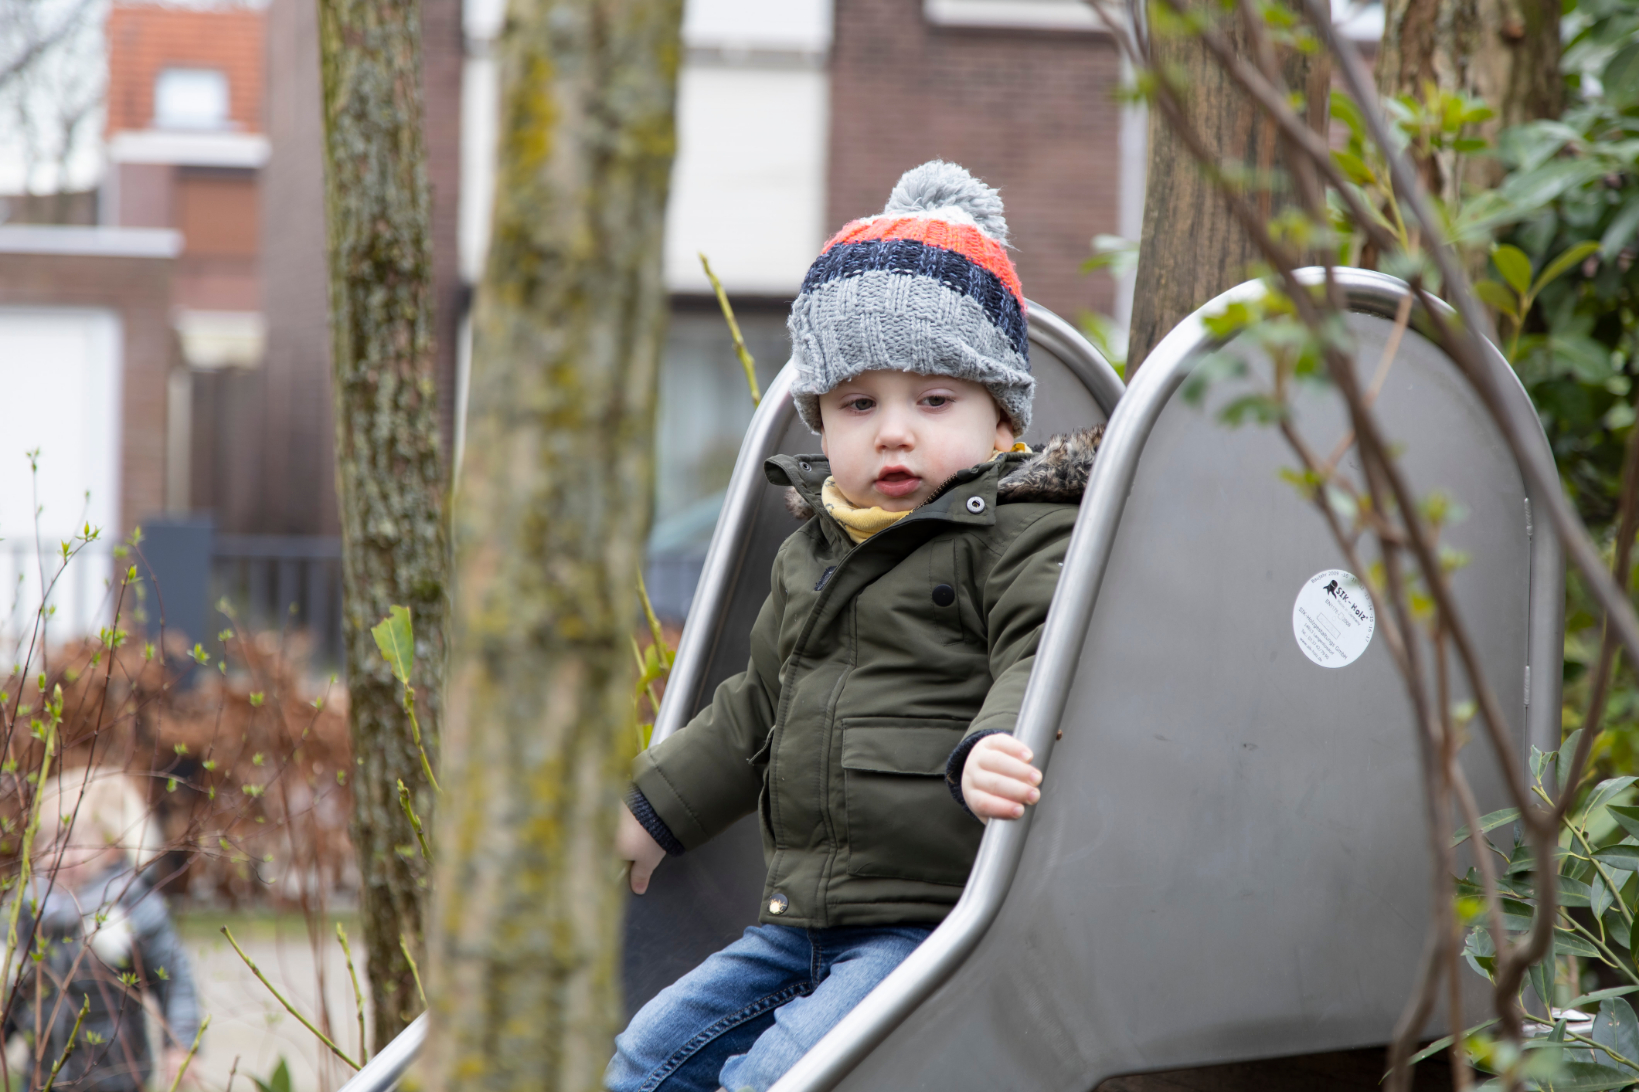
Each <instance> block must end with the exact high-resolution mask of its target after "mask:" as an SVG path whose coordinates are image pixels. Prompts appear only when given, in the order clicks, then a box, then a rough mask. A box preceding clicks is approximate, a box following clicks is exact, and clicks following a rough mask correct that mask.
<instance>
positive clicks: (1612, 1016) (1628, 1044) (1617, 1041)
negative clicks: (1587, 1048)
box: [1588, 997, 1639, 1080]
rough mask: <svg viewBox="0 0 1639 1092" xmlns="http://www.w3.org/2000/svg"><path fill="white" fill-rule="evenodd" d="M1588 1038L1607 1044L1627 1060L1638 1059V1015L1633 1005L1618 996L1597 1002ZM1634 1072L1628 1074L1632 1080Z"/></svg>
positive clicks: (1603, 1044) (1602, 1044) (1600, 1043)
mask: <svg viewBox="0 0 1639 1092" xmlns="http://www.w3.org/2000/svg"><path fill="white" fill-rule="evenodd" d="M1588 1038H1590V1039H1592V1040H1593V1041H1594V1042H1596V1043H1598V1044H1599V1045H1600V1046H1608V1047H1610V1048H1611V1049H1612V1050H1614V1051H1615V1052H1616V1053H1618V1054H1620V1055H1622V1057H1624V1058H1627V1059H1628V1060H1629V1061H1633V1060H1635V1059H1639V1017H1636V1016H1634V1014H1633V1006H1632V1005H1629V1004H1628V1003H1627V1002H1626V1001H1624V1000H1623V999H1622V998H1620V997H1612V998H1608V999H1606V1000H1604V1001H1601V1002H1600V1003H1599V1015H1598V1016H1596V1017H1595V1018H1594V1022H1593V1034H1591V1035H1589V1036H1588ZM1635 1076H1636V1075H1635V1074H1631V1073H1630V1075H1629V1077H1628V1079H1629V1080H1633V1079H1634V1078H1635Z"/></svg>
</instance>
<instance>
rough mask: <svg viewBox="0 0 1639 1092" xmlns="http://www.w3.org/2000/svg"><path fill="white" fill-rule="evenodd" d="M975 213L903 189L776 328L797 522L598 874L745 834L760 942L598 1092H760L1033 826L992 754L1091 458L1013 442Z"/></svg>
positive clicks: (625, 1045) (957, 188)
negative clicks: (998, 826)
mask: <svg viewBox="0 0 1639 1092" xmlns="http://www.w3.org/2000/svg"><path fill="white" fill-rule="evenodd" d="M1006 242H1007V224H1006V221H1005V220H1004V219H1003V217H1002V203H1001V200H1000V198H999V197H998V196H997V194H996V191H995V190H993V189H991V188H990V187H989V186H986V185H985V184H984V183H982V182H980V181H978V180H977V179H975V178H973V177H972V176H971V175H969V174H968V173H967V171H965V170H963V169H962V168H961V167H958V166H956V165H954V164H950V163H943V162H939V161H934V162H931V163H926V164H923V165H922V166H920V167H917V168H915V169H913V170H911V171H908V172H906V174H905V175H904V177H902V178H901V179H900V180H899V184H898V185H897V186H896V187H895V188H894V191H893V195H892V196H891V197H890V198H889V200H888V204H887V207H886V208H885V209H884V210H883V212H882V215H880V216H874V217H870V218H868V219H865V220H859V221H856V222H854V223H852V224H849V225H848V226H847V227H845V228H843V229H842V231H841V232H840V233H838V234H837V235H836V237H835V238H833V239H832V240H831V241H830V242H829V243H828V244H827V245H826V248H825V250H824V252H823V253H822V254H821V255H820V257H819V259H818V260H817V261H815V263H814V265H813V267H812V268H811V269H810V270H809V271H808V276H807V277H806V278H805V279H804V281H803V286H802V292H801V294H800V295H799V296H798V297H797V300H796V302H795V304H794V305H793V306H792V309H791V320H790V329H791V339H792V344H793V347H794V349H795V360H796V363H797V380H796V383H795V385H794V387H793V396H794V398H795V401H796V404H797V410H798V412H799V413H800V414H801V415H802V419H803V421H804V422H805V423H807V425H808V426H809V427H810V428H812V429H814V430H815V431H816V432H818V433H819V436H820V447H821V449H822V450H823V451H824V455H823V456H816V455H802V456H797V457H794V458H793V457H790V456H783V455H782V456H776V457H775V458H772V459H770V460H768V463H767V465H766V472H767V474H768V478H769V481H771V482H773V483H774V484H776V485H784V486H788V487H789V493H788V498H789V499H790V500H792V501H794V504H793V505H792V507H793V511H794V512H795V513H796V514H798V515H799V517H800V518H805V519H807V522H806V523H805V524H804V525H803V526H802V527H801V528H800V529H799V530H797V531H796V533H794V534H793V535H792V536H791V537H790V538H788V539H787V540H786V541H785V544H784V545H783V546H782V547H781V548H780V552H779V555H778V557H777V558H776V559H775V561H774V569H773V573H772V578H771V583H772V591H771V592H770V594H769V597H768V600H767V602H766V603H764V605H763V608H762V611H761V613H760V614H759V615H758V618H757V621H756V624H755V627H754V628H753V630H752V636H751V649H752V651H751V662H750V664H749V665H748V666H747V668H746V670H745V671H744V673H742V674H740V675H737V676H735V677H734V678H732V679H729V680H728V681H726V682H724V683H723V684H722V686H720V687H719V688H718V689H717V693H716V696H715V697H714V698H713V700H712V704H711V706H710V707H709V708H707V709H706V710H704V711H703V712H701V713H700V715H699V716H697V717H695V718H694V720H693V721H691V722H690V723H689V724H688V725H687V726H686V727H684V728H683V729H681V730H680V731H679V732H677V733H676V734H675V735H673V736H672V737H671V738H669V739H667V740H665V741H664V742H661V743H659V744H656V745H655V746H654V747H652V748H650V749H649V750H648V751H645V752H644V753H643V754H640V755H639V756H638V757H637V760H636V762H635V764H634V773H633V788H632V790H631V792H630V794H629V795H628V798H627V804H628V808H629V814H623V815H622V816H621V828H620V833H619V841H618V847H619V851H620V853H621V854H622V856H623V857H625V858H626V859H627V860H630V861H631V862H632V873H631V885H632V890H633V891H634V892H636V893H637V894H642V893H643V891H644V890H645V889H646V888H647V886H648V880H649V875H650V873H652V872H653V870H654V868H655V866H656V865H657V864H658V863H659V862H660V861H661V860H662V859H663V858H664V857H665V856H666V855H667V854H679V853H683V852H685V851H687V850H690V849H694V848H695V847H697V846H699V845H701V844H702V843H704V842H705V841H707V840H708V839H710V838H711V837H713V836H714V835H716V834H717V833H718V832H720V831H722V830H723V829H725V828H726V827H728V826H729V825H730V824H731V823H733V822H734V821H735V820H737V819H739V818H740V817H741V816H743V815H745V814H747V813H749V812H750V811H751V810H752V809H754V808H755V809H757V810H758V812H759V814H760V816H761V819H762V831H763V848H764V856H765V859H766V860H767V862H768V879H767V881H766V885H765V887H764V892H763V905H762V912H761V914H760V917H759V920H760V922H761V924H759V925H757V926H756V927H754V928H750V929H747V930H746V931H745V934H744V935H743V936H742V937H741V939H740V940H738V941H736V942H734V943H733V944H731V945H729V947H727V948H725V949H724V950H723V951H721V952H718V953H717V954H716V955H714V956H712V957H711V958H709V959H707V960H706V961H705V962H704V963H703V964H701V965H700V966H699V967H698V968H696V969H695V970H693V971H691V972H690V973H689V974H687V975H685V976H684V977H683V978H682V979H681V980H679V981H678V982H677V983H675V984H674V985H672V986H670V987H668V988H667V989H665V990H663V991H662V992H661V993H660V994H659V995H658V996H656V997H655V998H654V999H653V1000H652V1001H650V1002H649V1003H648V1004H647V1005H645V1006H644V1007H643V1009H642V1011H641V1012H639V1013H638V1014H637V1016H636V1017H634V1018H633V1020H632V1023H631V1025H630V1026H629V1027H628V1028H627V1029H626V1031H625V1032H624V1033H622V1034H621V1035H620V1037H619V1038H618V1039H616V1041H615V1048H616V1052H615V1057H614V1059H613V1060H612V1061H611V1062H610V1063H609V1069H608V1072H607V1073H606V1075H605V1077H604V1080H605V1087H606V1088H608V1089H610V1090H611V1092H638V1090H642V1092H655V1090H662V1092H685V1090H688V1092H694V1090H702V1092H711V1090H713V1089H716V1088H718V1087H719V1086H722V1087H725V1088H728V1089H733V1090H735V1092H739V1090H741V1089H745V1088H751V1089H756V1090H757V1092H763V1090H765V1089H767V1088H768V1087H769V1086H770V1085H771V1084H773V1083H774V1082H775V1081H776V1080H777V1079H778V1078H779V1077H780V1075H781V1074H783V1073H784V1072H785V1071H786V1070H787V1069H789V1068H790V1067H791V1066H792V1065H793V1064H794V1063H795V1062H796V1061H797V1060H798V1059H799V1058H800V1057H802V1055H803V1054H804V1053H805V1052H806V1051H807V1050H808V1049H809V1048H810V1047H812V1046H813V1045H814V1044H815V1043H816V1042H818V1041H819V1039H820V1038H821V1037H822V1036H824V1035H825V1033H826V1032H828V1031H829V1030H830V1029H831V1028H832V1027H834V1026H835V1025H836V1024H837V1022H838V1021H839V1020H841V1019H842V1017H843V1016H844V1015H846V1014H847V1013H848V1011H849V1010H850V1009H852V1008H853V1007H854V1005H856V1004H857V1003H858V1002H859V1001H860V999H862V998H863V997H864V996H865V995H866V994H867V993H869V992H870V991H871V989H872V988H873V987H875V986H876V984H877V983H878V982H880V981H881V980H882V979H883V978H884V977H886V976H887V974H888V973H889V972H890V971H892V970H893V969H894V967H896V966H897V965H898V964H899V963H900V961H902V960H903V959H904V958H905V957H906V956H907V955H909V954H910V953H911V951H912V950H913V949H914V948H915V947H916V946H917V945H918V944H920V943H921V942H922V940H923V939H924V938H925V937H926V936H927V935H928V933H929V932H930V931H931V930H932V928H933V927H934V926H935V925H937V924H938V923H939V921H940V920H941V919H943V918H944V916H945V915H946V914H947V913H948V912H949V910H950V908H951V907H952V906H953V905H954V904H955V902H956V900H957V898H958V896H959V895H960V894H961V892H962V886H963V884H964V883H966V881H967V875H968V871H969V869H970V868H971V866H972V864H973V857H974V854H975V853H976V852H977V849H978V845H979V836H980V834H981V832H982V831H983V823H984V822H985V821H988V820H989V819H1014V818H1018V817H1019V816H1021V815H1023V814H1024V808H1025V806H1026V805H1029V804H1034V803H1035V802H1036V801H1037V800H1038V799H1039V798H1040V795H1041V793H1040V789H1039V785H1040V783H1041V775H1040V773H1039V772H1038V771H1037V770H1036V769H1035V768H1034V767H1033V766H1031V765H1030V760H1031V757H1032V756H1031V754H1030V751H1029V749H1028V748H1026V747H1025V746H1024V744H1022V743H1021V742H1019V741H1018V740H1016V739H1015V738H1013V736H1012V734H1011V733H1012V731H1013V725H1014V720H1015V719H1016V718H1017V716H1018V710H1019V702H1020V699H1021V698H1022V697H1023V694H1024V687H1025V682H1026V680H1027V679H1028V678H1029V675H1030V668H1031V664H1032V662H1033V660H1034V656H1035V651H1036V642H1037V640H1038V638H1039V636H1040V633H1041V626H1042V621H1043V619H1044V618H1045V616H1046V614H1047V606H1048V601H1049V600H1050V599H1051V598H1052V595H1053V589H1054V587H1055V585H1056V584H1057V582H1058V575H1059V568H1060V564H1061V562H1062V561H1063V558H1064V550H1065V544H1066V542H1067V540H1068V538H1069V535H1070V530H1071V526H1072V525H1073V524H1074V522H1075V517H1076V509H1077V505H1078V504H1079V502H1080V498H1081V491H1082V487H1083V486H1084V484H1085V482H1086V476H1087V471H1088V468H1089V466H1090V464H1091V461H1092V456H1093V452H1094V451H1095V450H1096V446H1097V442H1098V435H1099V434H1098V433H1097V432H1096V431H1094V432H1088V433H1082V434H1077V435H1076V436H1073V437H1068V438H1065V437H1059V438H1055V440H1054V441H1053V442H1052V443H1051V444H1049V445H1048V447H1047V449H1046V450H1044V451H1043V452H1042V453H1041V454H1039V455H1032V454H1031V453H1030V451H1029V449H1028V448H1027V447H1025V445H1024V444H1020V443H1015V438H1016V437H1017V436H1018V435H1019V434H1021V433H1023V432H1024V430H1025V428H1026V427H1028V425H1029V423H1030V408H1031V399H1032V395H1033V393H1034V387H1035V380H1034V379H1033V378H1031V375H1030V365H1029V361H1028V358H1027V348H1026V341H1025V328H1026V327H1025V322H1026V318H1025V308H1024V295H1023V292H1022V290H1021V289H1020V286H1019V281H1018V276H1017V274H1016V273H1015V272H1014V269H1013V264H1012V262H1011V261H1010V260H1009V258H1008V256H1007V252H1006V250H1005V249H1004V246H1005V244H1006Z"/></svg>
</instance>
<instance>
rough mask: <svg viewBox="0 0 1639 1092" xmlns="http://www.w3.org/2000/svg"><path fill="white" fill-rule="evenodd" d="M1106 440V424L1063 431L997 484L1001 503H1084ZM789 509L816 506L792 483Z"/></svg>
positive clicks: (804, 511)
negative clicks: (1100, 449) (1099, 451)
mask: <svg viewBox="0 0 1639 1092" xmlns="http://www.w3.org/2000/svg"><path fill="white" fill-rule="evenodd" d="M1103 439H1104V426H1103V425H1094V426H1093V427H1091V428H1084V429H1078V430H1076V431H1075V432H1062V433H1059V434H1058V435H1057V436H1054V437H1053V438H1052V439H1050V440H1048V441H1047V443H1046V444H1044V445H1043V446H1042V449H1041V450H1040V451H1037V452H1035V453H1033V454H1032V455H1031V456H1030V457H1029V458H1028V459H1024V460H1022V461H1021V462H1020V463H1019V465H1018V466H1016V467H1014V468H1013V469H1012V470H1010V471H1008V472H1007V476H1006V477H1004V478H1002V480H1001V481H1000V482H998V483H997V485H996V500H997V502H998V503H1000V504H1007V503H1009V502H1018V503H1024V502H1032V501H1033V502H1036V503H1038V504H1040V503H1046V504H1080V503H1081V495H1082V493H1083V492H1085V491H1086V489H1087V478H1088V476H1089V475H1090V474H1092V472H1093V459H1094V458H1095V457H1097V455H1098V445H1099V444H1100V443H1101V442H1102V441H1103ZM785 509H786V511H788V512H790V513H791V515H792V516H793V517H794V518H796V519H799V520H806V519H809V518H810V517H812V516H813V514H814V509H813V508H812V507H810V506H809V504H808V502H807V501H806V500H804V499H803V497H802V494H801V493H799V492H797V490H796V488H795V487H792V486H787V487H786V490H785Z"/></svg>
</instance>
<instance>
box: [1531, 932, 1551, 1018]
mask: <svg viewBox="0 0 1639 1092" xmlns="http://www.w3.org/2000/svg"><path fill="white" fill-rule="evenodd" d="M1552 949H1553V945H1551V944H1550V945H1549V952H1550V954H1549V955H1548V956H1545V957H1544V958H1543V960H1542V961H1541V962H1540V963H1533V964H1531V969H1530V970H1529V971H1527V972H1526V977H1527V978H1528V979H1530V982H1531V990H1532V992H1534V993H1535V994H1536V995H1537V1000H1538V1001H1542V1007H1543V1008H1544V1009H1546V1008H1547V1007H1548V1006H1549V1005H1550V1004H1552V1001H1551V1000H1549V1001H1543V1000H1542V999H1543V998H1544V997H1547V998H1550V999H1551V998H1552V997H1553V996H1554V991H1553V989H1552V988H1550V986H1549V984H1548V971H1547V968H1548V967H1551V966H1553V963H1554V960H1553V955H1552Z"/></svg>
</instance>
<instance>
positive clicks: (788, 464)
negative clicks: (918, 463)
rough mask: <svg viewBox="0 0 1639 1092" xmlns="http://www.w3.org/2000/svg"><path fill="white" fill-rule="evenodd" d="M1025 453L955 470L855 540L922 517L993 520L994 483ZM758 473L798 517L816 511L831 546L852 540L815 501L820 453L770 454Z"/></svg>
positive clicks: (822, 470)
mask: <svg viewBox="0 0 1639 1092" xmlns="http://www.w3.org/2000/svg"><path fill="white" fill-rule="evenodd" d="M1030 458H1031V455H1030V454H1028V453H1027V452H1022V451H1021V452H1016V453H1014V452H1009V453H1008V454H1006V455H1003V456H1002V457H1001V458H999V459H996V460H994V461H992V462H987V463H981V464H979V465H978V466H970V467H968V468H967V469H966V470H959V471H957V472H956V473H955V474H954V475H952V476H951V478H950V480H949V481H947V482H946V483H945V484H944V485H942V486H940V488H939V491H938V492H937V493H935V494H934V495H933V496H932V497H930V498H929V499H928V500H926V501H924V502H923V503H922V504H921V505H920V506H919V507H917V508H915V509H912V510H911V512H910V514H909V515H907V516H906V517H905V518H904V519H902V520H900V521H899V522H898V523H896V524H894V525H893V527H890V528H887V529H885V530H883V531H879V532H877V533H876V534H875V535H872V536H871V537H870V538H868V539H866V540H865V542H862V543H860V545H862V546H863V545H865V544H866V543H869V542H875V541H877V540H878V539H880V538H881V537H882V536H883V535H888V534H891V533H892V532H893V531H894V529H895V528H899V527H904V526H906V525H907V524H912V523H920V522H923V521H926V520H942V521H944V522H946V523H952V524H956V525H959V526H968V527H987V526H990V525H991V524H993V523H995V522H996V495H997V488H998V486H999V485H1000V483H1001V480H1002V478H1003V477H1005V476H1006V475H1007V474H1008V473H1010V472H1012V471H1013V470H1015V469H1017V468H1018V467H1019V466H1020V465H1022V464H1024V463H1025V462H1026V461H1027V460H1029V459H1030ZM763 473H764V474H765V475H767V477H768V480H769V482H770V483H771V484H773V485H784V486H788V487H790V490H791V492H792V493H794V494H795V495H796V500H797V501H798V502H800V507H798V505H795V504H792V503H791V500H792V497H791V495H790V494H788V495H787V507H788V508H791V510H792V513H793V514H794V515H798V516H799V518H807V517H808V516H814V515H817V517H818V519H819V521H820V527H821V528H822V529H823V531H824V533H825V537H826V538H827V539H828V540H829V541H831V543H832V544H833V545H839V546H841V547H842V548H843V549H850V550H851V549H853V547H854V543H853V540H851V539H850V538H849V537H848V533H847V532H846V531H845V530H843V528H842V525H841V524H839V523H837V521H836V520H835V519H833V518H832V517H831V514H830V513H829V512H827V511H826V510H825V505H824V504H823V503H821V501H820V487H821V486H823V485H824V484H825V479H826V478H828V477H830V476H831V463H830V460H828V459H827V458H826V457H825V456H823V455H775V456H773V457H772V458H770V459H768V460H767V461H766V462H764V463H763Z"/></svg>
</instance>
